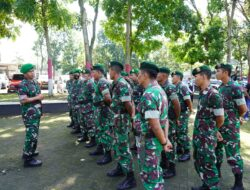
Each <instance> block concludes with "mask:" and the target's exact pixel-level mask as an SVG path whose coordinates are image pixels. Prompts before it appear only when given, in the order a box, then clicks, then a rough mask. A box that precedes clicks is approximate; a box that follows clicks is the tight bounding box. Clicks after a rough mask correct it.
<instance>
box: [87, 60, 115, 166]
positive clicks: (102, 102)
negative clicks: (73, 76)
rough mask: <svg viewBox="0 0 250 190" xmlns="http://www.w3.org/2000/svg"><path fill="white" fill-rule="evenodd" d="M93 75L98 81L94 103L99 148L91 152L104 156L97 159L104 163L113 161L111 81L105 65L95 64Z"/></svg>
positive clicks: (101, 163) (99, 162)
mask: <svg viewBox="0 0 250 190" xmlns="http://www.w3.org/2000/svg"><path fill="white" fill-rule="evenodd" d="M92 75H93V77H94V79H95V82H96V86H95V87H96V89H95V93H94V105H95V107H96V117H97V118H96V120H97V123H96V127H97V130H96V140H97V144H98V146H97V149H96V150H95V151H94V152H92V153H90V155H93V156H94V155H100V154H103V150H104V156H103V157H102V158H101V159H100V160H98V161H97V164H99V165H104V164H107V163H109V162H111V161H112V157H111V149H112V143H113V138H112V127H113V123H112V121H113V118H114V115H113V113H112V111H111V109H110V107H109V106H110V104H111V96H110V91H109V88H110V83H109V82H108V81H107V80H106V79H105V78H104V67H103V65H100V64H98V65H94V66H93V71H92Z"/></svg>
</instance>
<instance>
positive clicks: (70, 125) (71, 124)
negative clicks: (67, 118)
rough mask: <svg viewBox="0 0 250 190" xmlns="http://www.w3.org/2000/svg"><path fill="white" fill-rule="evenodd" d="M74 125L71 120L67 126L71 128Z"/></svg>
mask: <svg viewBox="0 0 250 190" xmlns="http://www.w3.org/2000/svg"><path fill="white" fill-rule="evenodd" d="M73 126H74V122H73V121H72V120H71V122H70V124H69V125H67V128H72V127H73Z"/></svg>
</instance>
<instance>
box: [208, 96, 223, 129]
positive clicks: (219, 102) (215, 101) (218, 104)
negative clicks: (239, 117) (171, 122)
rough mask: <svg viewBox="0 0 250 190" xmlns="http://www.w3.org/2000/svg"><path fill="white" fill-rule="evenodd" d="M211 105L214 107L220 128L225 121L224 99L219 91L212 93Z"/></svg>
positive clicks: (217, 124)
mask: <svg viewBox="0 0 250 190" xmlns="http://www.w3.org/2000/svg"><path fill="white" fill-rule="evenodd" d="M209 104H210V105H209V106H210V107H211V108H212V109H213V113H214V115H215V121H216V126H217V127H218V128H220V127H221V126H222V125H223V123H224V108H223V99H222V97H221V95H220V94H219V93H217V94H212V96H211V97H210V98H209Z"/></svg>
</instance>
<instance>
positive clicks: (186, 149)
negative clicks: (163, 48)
mask: <svg viewBox="0 0 250 190" xmlns="http://www.w3.org/2000/svg"><path fill="white" fill-rule="evenodd" d="M182 79H183V74H182V72H180V71H175V72H173V73H172V82H173V84H174V85H175V86H176V92H177V95H178V98H179V102H180V105H181V114H180V122H179V126H180V127H177V130H176V142H177V155H178V161H179V162H185V161H187V160H190V142H189V141H190V140H189V137H188V121H189V115H190V114H191V113H192V112H193V109H192V102H191V97H190V93H189V90H188V88H187V86H185V85H184V84H183V83H182Z"/></svg>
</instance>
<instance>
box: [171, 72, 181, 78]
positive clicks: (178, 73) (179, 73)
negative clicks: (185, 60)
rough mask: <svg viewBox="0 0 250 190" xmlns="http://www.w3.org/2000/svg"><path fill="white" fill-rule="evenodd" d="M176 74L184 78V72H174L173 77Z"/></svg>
mask: <svg viewBox="0 0 250 190" xmlns="http://www.w3.org/2000/svg"><path fill="white" fill-rule="evenodd" d="M174 75H177V76H179V77H181V78H183V73H182V72H181V71H175V72H172V74H171V76H172V77H173V76H174Z"/></svg>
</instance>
